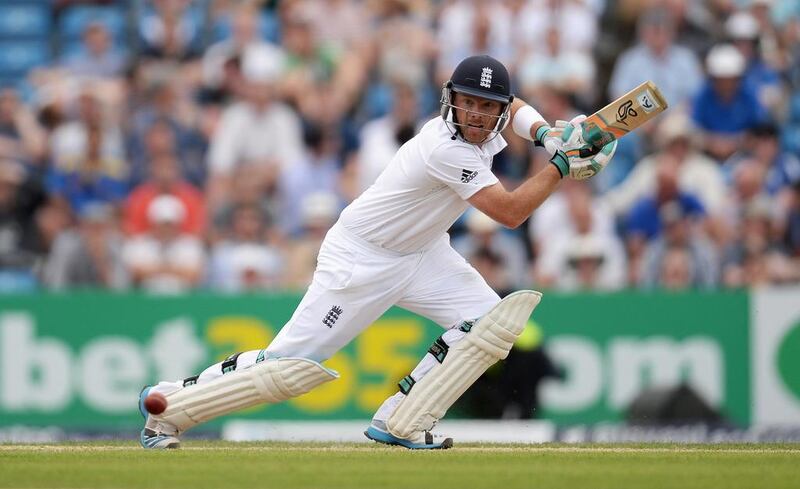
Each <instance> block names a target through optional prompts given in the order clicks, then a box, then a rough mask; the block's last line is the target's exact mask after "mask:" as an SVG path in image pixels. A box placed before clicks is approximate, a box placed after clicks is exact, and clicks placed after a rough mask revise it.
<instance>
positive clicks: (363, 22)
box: [301, 0, 373, 52]
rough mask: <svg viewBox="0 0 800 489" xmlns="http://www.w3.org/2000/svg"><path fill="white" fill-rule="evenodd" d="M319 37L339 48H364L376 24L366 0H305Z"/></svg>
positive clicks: (357, 49)
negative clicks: (370, 14) (364, 0)
mask: <svg viewBox="0 0 800 489" xmlns="http://www.w3.org/2000/svg"><path fill="white" fill-rule="evenodd" d="M301 8H302V9H303V10H304V11H305V15H306V16H307V18H308V19H309V20H310V22H311V24H312V26H313V30H314V32H316V35H317V38H318V39H319V41H320V42H321V43H323V44H324V45H329V46H331V48H332V49H334V50H336V51H339V52H341V51H349V50H356V51H362V50H363V49H365V48H367V46H366V45H365V44H366V43H368V42H369V39H370V38H371V34H372V32H371V30H372V28H373V26H372V25H371V24H370V22H369V19H368V17H367V14H366V12H367V9H366V8H365V7H364V5H363V2H359V1H354V0H324V1H322V2H320V1H318V0H303V1H302V7H301Z"/></svg>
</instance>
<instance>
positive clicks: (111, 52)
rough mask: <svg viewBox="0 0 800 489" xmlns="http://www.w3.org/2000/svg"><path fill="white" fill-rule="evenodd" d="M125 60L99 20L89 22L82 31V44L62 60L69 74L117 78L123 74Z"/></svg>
mask: <svg viewBox="0 0 800 489" xmlns="http://www.w3.org/2000/svg"><path fill="white" fill-rule="evenodd" d="M126 64H127V60H126V59H125V56H124V55H123V54H122V53H121V52H119V51H118V50H115V49H114V46H113V41H112V39H111V35H110V34H109V32H108V30H107V29H106V27H105V26H104V25H103V24H102V23H99V22H94V23H90V24H89V25H87V26H86V29H84V31H83V46H81V50H80V51H79V52H77V53H74V54H72V55H71V56H68V57H67V58H66V59H65V60H64V67H65V68H66V69H67V71H68V72H69V74H70V75H72V76H76V77H91V78H117V77H120V76H122V75H123V72H124V70H125V68H126Z"/></svg>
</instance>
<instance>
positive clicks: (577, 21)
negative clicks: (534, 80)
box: [476, 0, 599, 53]
mask: <svg viewBox="0 0 800 489" xmlns="http://www.w3.org/2000/svg"><path fill="white" fill-rule="evenodd" d="M476 3H477V2H476ZM592 3H595V4H596V3H597V2H595V1H594V0H592V1H584V0H533V1H529V2H527V4H526V5H525V6H524V7H523V8H522V9H521V11H520V12H519V14H518V15H517V16H516V18H515V22H514V27H513V30H512V32H513V34H514V38H515V41H516V42H517V43H519V44H521V45H523V46H525V48H526V49H527V50H529V51H536V50H537V49H540V47H541V46H545V44H546V42H545V36H546V35H547V30H548V27H549V26H554V25H563V26H566V25H568V26H570V27H569V28H568V29H560V34H561V39H560V41H559V44H560V45H561V46H563V47H564V49H566V50H569V51H577V52H582V53H590V52H591V51H592V50H593V49H594V47H595V43H596V41H597V34H598V29H597V27H598V22H597V19H598V17H599V15H598V14H599V12H598V10H597V9H595V8H593V6H592V5H590V4H592Z"/></svg>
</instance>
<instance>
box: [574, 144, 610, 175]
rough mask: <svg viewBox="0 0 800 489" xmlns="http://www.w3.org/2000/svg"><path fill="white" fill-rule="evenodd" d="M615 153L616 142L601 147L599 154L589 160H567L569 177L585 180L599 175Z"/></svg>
mask: <svg viewBox="0 0 800 489" xmlns="http://www.w3.org/2000/svg"><path fill="white" fill-rule="evenodd" d="M616 151H617V141H616V140H615V141H611V142H610V143H608V144H606V145H605V146H603V148H602V149H601V150H600V152H599V153H597V154H596V155H594V156H591V157H589V158H575V157H570V158H569V176H570V177H572V178H573V179H575V180H585V179H587V178H591V177H593V176H594V175H596V174H597V173H599V172H600V171H601V170H602V169H603V168H605V167H606V165H608V162H609V161H611V158H613V157H614V153H615V152H616Z"/></svg>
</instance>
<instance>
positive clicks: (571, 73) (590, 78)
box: [517, 25, 598, 102]
mask: <svg viewBox="0 0 800 489" xmlns="http://www.w3.org/2000/svg"><path fill="white" fill-rule="evenodd" d="M560 32H561V29H559V28H558V27H556V26H555V25H553V26H550V27H548V29H547V34H546V37H545V39H544V41H545V42H544V46H545V48H544V49H543V51H541V52H540V51H532V52H530V53H529V54H528V55H527V56H526V57H524V58H523V59H522V60H521V61H520V63H519V67H518V70H517V76H518V78H519V82H520V85H521V89H522V90H523V91H524V92H525V93H527V94H533V97H534V99H536V100H539V99H541V98H543V97H542V96H541V95H540V94H539V92H540V91H541V90H542V87H543V85H544V86H557V87H559V88H560V89H561V90H563V91H565V92H567V93H570V94H573V95H574V96H577V97H579V98H581V99H583V100H584V101H588V102H592V101H593V100H594V97H595V96H596V95H598V94H597V93H595V88H596V83H595V65H594V61H593V60H592V58H591V57H590V56H589V53H587V52H584V51H570V50H567V49H564V46H562V45H561V37H560Z"/></svg>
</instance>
